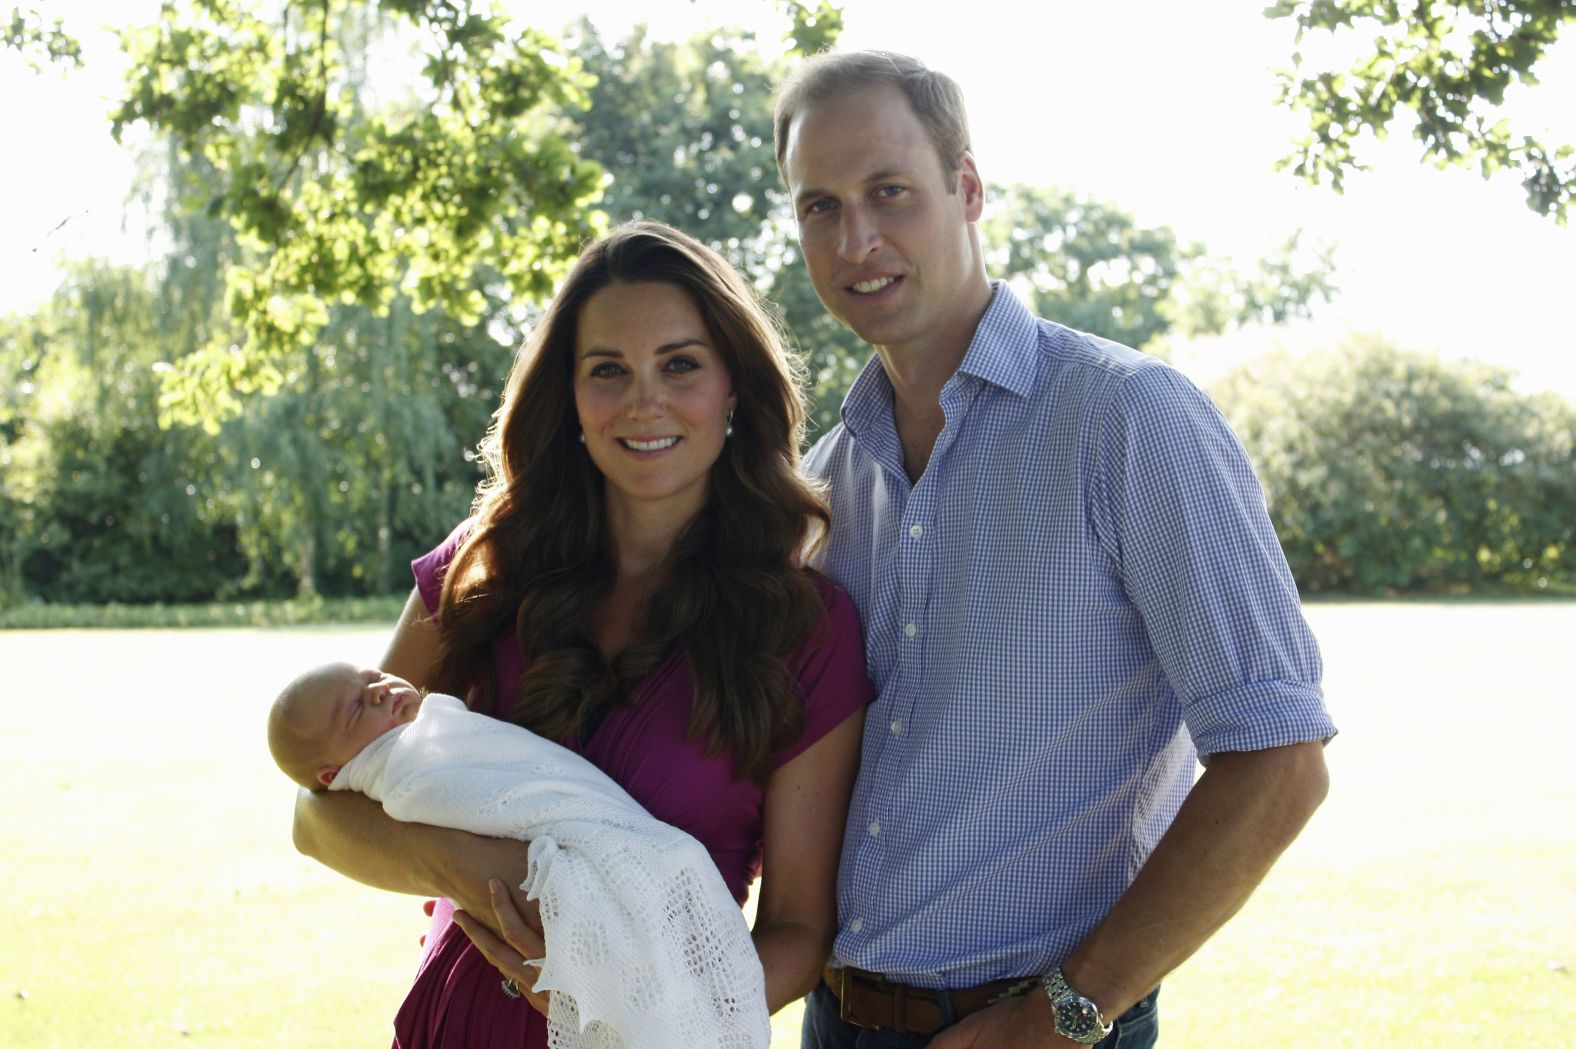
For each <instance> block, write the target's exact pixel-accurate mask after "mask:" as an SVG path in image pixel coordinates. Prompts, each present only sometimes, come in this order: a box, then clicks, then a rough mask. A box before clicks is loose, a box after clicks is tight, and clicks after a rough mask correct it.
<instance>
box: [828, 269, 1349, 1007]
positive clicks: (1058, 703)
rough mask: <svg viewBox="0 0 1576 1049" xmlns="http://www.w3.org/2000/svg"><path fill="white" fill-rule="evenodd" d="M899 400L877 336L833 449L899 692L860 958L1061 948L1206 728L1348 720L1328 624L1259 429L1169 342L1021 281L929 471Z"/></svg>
mask: <svg viewBox="0 0 1576 1049" xmlns="http://www.w3.org/2000/svg"><path fill="white" fill-rule="evenodd" d="M892 397H893V394H892V386H891V384H890V383H889V381H888V380H887V377H886V373H885V371H884V370H883V369H882V368H881V366H880V362H879V360H872V361H871V362H870V363H869V365H868V366H867V367H866V368H865V369H864V371H863V373H861V375H860V377H859V379H858V380H857V381H856V382H855V383H854V386H853V388H852V389H851V390H850V391H849V394H848V398H847V400H846V401H845V402H844V404H843V415H842V417H843V421H842V424H841V425H840V426H838V427H836V428H835V429H833V430H832V431H831V432H830V433H828V434H827V435H826V437H825V438H823V439H822V440H821V441H820V442H819V443H818V444H817V445H816V446H815V448H814V449H813V450H812V451H811V452H810V455H809V457H808V459H807V465H808V468H809V470H810V472H811V473H813V474H815V475H816V476H819V477H822V478H824V479H825V480H826V481H827V482H828V483H829V485H830V498H831V505H832V521H833V526H832V533H831V535H830V537H829V540H828V543H827V546H826V549H825V551H824V555H823V561H822V567H823V569H824V570H825V571H826V572H827V573H828V574H829V575H831V576H832V578H834V579H835V580H837V581H838V582H839V583H841V584H842V585H843V587H845V588H846V589H847V591H848V593H849V594H851V595H852V596H853V599H854V601H855V602H856V604H857V605H858V607H859V610H860V612H861V614H862V615H863V617H864V625H865V632H866V658H867V662H868V669H869V671H870V676H871V679H872V680H873V681H874V682H875V685H876V688H877V690H878V697H877V699H876V701H875V703H874V704H873V705H872V706H871V707H870V709H869V712H868V715H867V720H866V723H865V733H864V744H863V756H862V759H861V764H860V771H859V777H858V781H857V784H856V786H855V788H854V798H853V803H852V806H851V809H850V812H849V819H848V829H847V833H846V835H845V839H844V843H843V851H842V861H841V866H840V870H839V874H838V912H839V916H838V917H839V931H838V936H837V942H836V946H835V948H834V960H835V961H836V963H837V964H841V965H854V966H858V967H859V968H862V969H869V970H873V971H875V972H879V973H884V974H886V975H887V976H889V977H891V978H893V979H897V980H901V981H903V982H905V983H910V984H916V985H919V986H927V987H949V988H958V987H966V986H972V985H975V984H979V983H983V982H985V981H987V980H992V979H996V978H999V977H1005V976H1022V975H1025V974H1029V973H1040V972H1044V971H1046V970H1048V969H1049V968H1051V966H1053V965H1056V964H1059V963H1060V962H1061V960H1062V959H1063V958H1064V957H1065V956H1066V954H1067V953H1068V951H1069V950H1071V948H1072V947H1074V946H1075V945H1076V944H1077V943H1078V942H1079V941H1080V940H1081V939H1082V938H1083V937H1084V935H1085V934H1086V933H1087V932H1088V930H1089V929H1090V928H1091V927H1092V926H1093V925H1094V924H1095V923H1096V922H1097V921H1099V919H1100V918H1101V917H1102V916H1103V915H1104V914H1105V913H1106V912H1107V910H1109V909H1110V907H1111V904H1112V903H1113V902H1114V901H1115V900H1116V898H1117V897H1118V896H1119V895H1120V894H1121V893H1122V892H1123V891H1124V890H1125V889H1126V888H1127V886H1128V885H1129V884H1130V883H1131V882H1132V880H1133V876H1134V874H1135V873H1136V872H1137V870H1138V868H1139V866H1140V865H1141V864H1142V863H1143V862H1144V860H1145V858H1146V857H1147V856H1148V855H1149V853H1150V851H1151V850H1152V849H1153V848H1154V845H1155V842H1156V841H1157V840H1158V839H1159V838H1160V836H1161V834H1163V833H1164V832H1165V830H1166V828H1167V827H1168V826H1169V825H1170V823H1171V820H1172V818H1173V817H1174V816H1175V814H1176V811H1177V808H1178V807H1179V806H1180V805H1181V803H1182V799H1183V798H1184V796H1185V795H1186V794H1187V792H1188V789H1189V787H1190V786H1191V784H1192V780H1193V774H1194V770H1195V765H1194V758H1195V754H1196V755H1197V756H1198V757H1199V758H1200V759H1202V760H1203V761H1205V762H1207V761H1208V758H1209V755H1211V754H1213V753H1216V752H1218V751H1230V750H1256V749H1262V748H1266V747H1274V746H1280V745H1284V744H1289V743H1298V742H1303V741H1308V740H1320V739H1328V738H1329V737H1330V736H1332V735H1333V734H1334V733H1335V726H1334V725H1333V724H1332V723H1331V721H1330V718H1329V716H1328V714H1327V713H1326V711H1325V709H1324V703H1323V700H1322V694H1321V691H1320V687H1319V679H1320V672H1321V668H1320V661H1319V652H1318V648H1317V646H1316V644H1315V643H1314V639H1313V636H1312V635H1311V634H1310V633H1309V630H1308V627H1307V624H1306V622H1305V621H1304V620H1303V617H1302V612H1301V609H1300V606H1299V603H1298V599H1297V590H1296V587H1295V585H1294V584H1293V582H1292V578H1291V574H1290V572H1289V571H1288V570H1287V567H1286V562H1285V558H1284V557H1283V556H1282V554H1281V550H1280V545H1279V543H1278V542H1277V540H1276V538H1275V533H1274V531H1273V529H1272V528H1271V526H1270V522H1269V518H1268V515H1267V514H1266V512H1265V507H1264V498H1263V495H1262V493H1261V491H1260V489H1259V486H1258V482H1257V480H1256V479H1255V477H1254V475H1253V471H1252V468H1251V467H1250V465H1249V463H1248V460H1247V458H1246V456H1245V455H1244V453H1243V451H1242V448H1241V446H1240V445H1239V444H1238V442H1237V440H1236V438H1235V437H1234V436H1233V435H1232V433H1231V431H1230V430H1229V429H1228V427H1227V425H1226V423H1225V420H1224V419H1222V418H1221V416H1220V413H1219V412H1218V411H1217V410H1216V408H1215V406H1214V405H1213V404H1212V403H1210V401H1209V399H1208V398H1207V397H1205V396H1204V395H1203V394H1202V393H1200V392H1199V391H1198V390H1197V389H1196V388H1195V387H1194V386H1192V385H1191V384H1190V383H1189V382H1188V381H1187V380H1186V379H1185V378H1183V377H1182V376H1181V375H1180V374H1179V373H1177V372H1176V371H1174V370H1173V369H1171V368H1169V367H1167V366H1166V365H1165V364H1163V363H1161V362H1160V361H1158V360H1156V359H1154V358H1152V357H1146V356H1144V355H1143V354H1140V353H1137V352H1135V351H1133V350H1130V349H1128V348H1126V347H1123V346H1119V345H1116V344H1115V343H1111V342H1107V341H1105V340H1102V339H1097V338H1095V337H1092V336H1089V335H1085V334H1082V333H1079V332H1075V331H1072V330H1071V329H1068V328H1065V327H1062V326H1061V325H1057V324H1052V323H1050V322H1047V321H1042V320H1038V319H1036V318H1035V317H1034V316H1032V315H1031V314H1030V313H1029V312H1028V311H1027V310H1026V309H1025V308H1024V307H1023V305H1022V304H1021V303H1020V302H1019V301H1018V300H1017V299H1016V298H1015V297H1014V296H1013V294H1012V293H1011V291H1009V290H1008V289H1007V288H1006V287H1005V286H1004V285H1000V284H998V285H997V286H996V289H995V292H994V294H993V296H992V299H991V303H990V306H989V308H988V309H987V311H986V313H985V316H984V318H983V320H982V321H981V322H980V325H979V328H978V330H977V331H976V333H975V336H974V339H973V342H972V343H971V344H970V346H969V349H968V352H967V354H966V355H965V357H964V359H963V363H962V365H961V366H960V367H959V369H958V371H957V373H956V374H954V375H953V376H952V378H951V379H950V380H949V381H948V382H947V384H946V386H945V387H944V388H943V390H942V393H941V407H942V409H943V410H944V412H945V413H946V424H945V426H944V427H943V428H942V431H941V435H940V437H939V438H938V439H937V440H936V444H935V447H934V449H933V450H932V452H931V456H930V462H929V464H928V465H927V467H926V469H925V472H924V475H923V476H922V477H921V478H920V479H919V482H918V483H917V484H910V483H909V480H908V477H907V474H906V473H905V472H904V469H903V454H902V448H901V445H900V443H899V440H898V434H897V429H896V426H895V424H894V422H893V417H892Z"/></svg>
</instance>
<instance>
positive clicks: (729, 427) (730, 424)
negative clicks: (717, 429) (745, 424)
mask: <svg viewBox="0 0 1576 1049" xmlns="http://www.w3.org/2000/svg"><path fill="white" fill-rule="evenodd" d="M722 435H723V436H724V437H732V436H733V413H732V412H729V413H728V425H727V427H726V428H725V429H724V430H723V431H722Z"/></svg>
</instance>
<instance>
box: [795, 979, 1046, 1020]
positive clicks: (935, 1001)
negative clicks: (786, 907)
mask: <svg viewBox="0 0 1576 1049" xmlns="http://www.w3.org/2000/svg"><path fill="white" fill-rule="evenodd" d="M821 978H822V979H823V980H825V981H826V986H827V987H829V988H831V991H832V993H833V994H835V995H837V1001H838V1003H839V1004H840V1005H841V1010H840V1014H841V1016H842V1018H843V1019H844V1020H846V1021H848V1022H849V1023H851V1024H853V1025H854V1026H856V1027H864V1028H868V1029H870V1030H872V1031H901V1032H903V1033H904V1034H935V1033H936V1032H937V1031H939V1030H941V1028H942V1027H943V1026H945V1024H946V1022H947V1021H946V1014H945V1013H944V1012H943V1010H942V1005H941V1000H942V997H943V996H945V997H946V998H947V999H948V1000H949V1001H950V1002H951V1005H952V1019H953V1020H954V1021H957V1020H961V1019H963V1018H964V1017H965V1016H968V1015H969V1014H970V1013H977V1012H979V1011H980V1010H981V1009H983V1008H985V1007H986V1006H987V1005H994V1004H995V1003H997V1002H999V1001H1001V1000H1002V999H1004V998H1011V997H1012V996H1014V995H1018V994H1022V993H1023V992H1025V991H1027V990H1029V989H1030V988H1031V987H1038V986H1039V984H1040V978H1039V977H1038V976H1030V977H1026V978H1020V979H1014V980H992V981H991V982H990V983H984V984H980V985H979V986H978V987H965V988H963V989H961V990H957V991H936V990H931V989H930V988H927V987H910V986H908V985H907V984H903V983H896V982H894V981H892V980H888V979H887V978H886V977H885V976H882V975H880V974H879V973H871V972H865V971H864V970H863V969H854V968H842V969H838V968H834V967H833V966H830V965H828V966H827V967H826V969H825V971H824V972H822V974H821Z"/></svg>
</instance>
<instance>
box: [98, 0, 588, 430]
mask: <svg viewBox="0 0 1576 1049" xmlns="http://www.w3.org/2000/svg"><path fill="white" fill-rule="evenodd" d="M400 42H407V43H412V44H413V45H414V46H415V47H416V48H417V49H418V50H419V52H420V53H419V61H420V63H421V66H420V75H419V77H417V78H416V84H415V87H414V88H413V90H412V92H411V94H410V96H409V97H407V98H403V99H398V100H396V101H391V102H390V103H388V104H387V105H382V106H379V107H378V108H376V109H373V108H370V107H369V106H368V105H367V104H366V102H367V94H366V93H365V92H363V91H360V90H358V88H359V87H360V81H361V80H362V79H363V76H364V74H363V67H364V64H365V61H366V57H367V55H368V54H369V51H370V48H371V47H372V46H373V44H374V43H380V44H381V46H385V47H394V46H395V45H397V44H399V43H400ZM122 43H123V46H124V47H125V49H126V51H127V53H128V55H130V57H131V59H132V70H133V72H132V74H131V79H130V83H129V84H128V86H127V94H126V98H125V99H124V100H123V102H122V103H121V104H120V106H119V107H118V108H117V109H116V111H115V113H114V116H113V127H114V130H115V132H116V134H117V135H118V134H119V133H120V132H121V131H122V130H123V129H124V128H126V127H127V126H129V125H131V124H133V123H138V122H141V123H145V124H147V125H149V126H150V127H151V128H152V129H153V130H154V131H155V133H156V134H158V135H161V136H165V137H167V138H168V139H169V140H170V141H172V142H174V143H175V144H176V145H177V146H178V147H179V148H180V150H181V151H182V152H183V153H184V154H186V155H188V156H192V157H201V158H203V160H204V161H205V162H206V163H208V164H210V165H212V167H213V169H214V170H215V172H216V173H217V177H218V184H217V192H216V193H215V195H214V196H213V197H212V199H211V202H210V203H209V205H208V206H209V213H210V214H212V215H214V216H217V217H221V218H224V219H225V220H227V221H228V222H229V223H230V224H231V225H232V226H233V227H234V228H235V230H236V234H237V237H238V242H239V244H240V246H241V247H242V249H243V250H244V255H243V257H242V258H241V259H239V260H238V261H237V262H236V263H235V264H234V265H232V266H231V267H230V268H229V269H228V271H227V273H226V301H227V309H228V311H229V313H230V315H231V316H232V317H233V318H234V320H235V323H236V325H237V327H238V329H239V337H238V338H237V339H235V340H234V341H229V340H225V339H220V340H216V341H213V342H210V343H209V344H208V345H206V346H205V347H204V348H203V349H202V350H201V351H200V352H199V353H196V354H192V355H189V356H187V357H183V358H182V359H181V362H180V366H179V369H178V370H177V371H176V372H174V373H173V374H172V375H171V377H170V391H171V396H170V397H169V398H167V402H166V409H167V412H169V413H172V414H170V416H169V417H170V418H180V419H191V420H197V421H201V422H203V423H205V424H206V425H208V426H209V427H210V428H212V427H214V426H216V425H217V423H218V421H219V419H220V418H221V417H222V416H223V415H225V414H234V413H235V412H237V411H238V410H239V402H238V400H237V399H236V392H240V393H248V392H254V391H260V392H265V393H266V392H272V391H274V390H277V389H278V388H279V387H280V386H281V385H282V384H283V383H284V382H285V378H286V373H288V372H291V371H297V372H299V370H300V368H301V366H302V361H303V354H304V353H305V352H306V351H307V350H308V349H309V348H311V347H312V346H314V345H315V343H316V341H317V339H318V337H319V334H320V332H321V331H322V329H323V328H324V326H325V325H327V324H328V322H329V308H330V306H331V305H332V304H335V303H339V304H346V305H348V304H359V305H361V306H364V307H366V308H368V309H371V310H373V311H374V312H375V313H378V314H381V313H383V312H385V311H387V310H388V309H389V308H390V305H391V303H392V302H393V300H394V298H395V296H396V295H398V294H404V295H405V296H407V297H408V298H409V300H410V302H411V305H412V308H413V309H415V310H417V311H424V310H427V309H430V308H434V307H437V308H441V309H443V310H444V312H445V313H446V314H447V315H448V316H450V317H453V318H455V319H456V320H458V321H460V322H462V323H479V322H480V321H481V320H482V319H483V318H484V316H485V314H486V310H487V307H488V303H489V298H490V296H492V297H496V296H493V295H492V289H494V288H496V289H500V290H501V292H502V295H503V296H504V297H506V298H509V299H511V300H513V299H523V300H540V299H542V298H545V297H546V296H547V295H548V293H549V292H550V291H551V289H552V286H553V282H554V280H555V279H556V277H557V275H558V274H559V273H560V272H561V271H562V268H563V266H564V265H565V264H566V260H567V259H569V258H570V257H572V256H573V255H574V254H575V252H576V251H577V249H578V247H579V244H580V242H581V240H582V239H583V238H584V237H585V236H586V234H587V233H588V232H589V231H591V230H592V229H594V227H595V223H596V213H595V212H594V211H592V209H591V208H590V204H591V202H592V201H593V200H594V199H595V196H596V194H597V192H598V190H599V187H600V174H601V173H600V171H599V170H598V169H597V167H596V166H595V165H594V164H592V163H590V162H588V161H586V160H585V159H584V158H582V157H580V156H579V155H577V153H576V151H575V149H574V147H573V145H572V143H571V142H570V141H569V139H567V138H566V137H565V135H564V134H563V131H562V127H561V122H560V120H559V119H558V117H557V115H556V114H557V113H558V112H560V111H562V110H566V109H567V110H572V109H574V108H575V107H577V106H579V105H581V104H583V100H584V96H583V84H584V80H583V77H582V76H581V74H580V71H579V68H578V64H577V63H576V62H575V61H574V60H573V58H572V57H570V56H568V55H565V54H564V53H563V52H562V51H561V49H559V48H558V46H557V44H556V43H555V41H553V40H552V39H551V38H550V37H548V36H546V35H545V34H543V33H541V32H540V31H538V30H535V29H524V30H518V31H517V30H514V29H512V28H511V27H510V25H509V23H508V21H507V20H506V19H505V18H503V17H502V16H501V15H499V14H497V13H495V12H494V11H493V10H492V9H491V7H490V6H488V5H487V4H486V3H485V2H483V0H475V2H465V0H430V2H422V0H398V2H395V0H385V2H383V3H381V4H377V5H373V4H371V3H370V0H359V2H358V0H326V2H323V3H306V2H294V0H285V2H283V3H282V4H280V5H279V9H278V11H277V13H276V14H270V15H269V16H267V17H265V16H264V15H262V14H260V13H258V12H257V11H256V10H255V8H254V6H253V5H248V4H246V3H244V2H241V0H189V3H186V4H177V3H175V2H174V0H167V2H166V3H165V4H164V7H163V9H162V12H161V15H160V18H159V20H158V21H157V22H156V23H155V24H154V25H151V26H147V27H144V28H140V29H134V30H128V31H127V32H125V33H124V34H123V36H122Z"/></svg>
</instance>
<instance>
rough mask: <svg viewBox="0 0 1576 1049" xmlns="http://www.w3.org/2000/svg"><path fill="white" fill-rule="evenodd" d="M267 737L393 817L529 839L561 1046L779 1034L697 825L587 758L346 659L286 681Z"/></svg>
mask: <svg viewBox="0 0 1576 1049" xmlns="http://www.w3.org/2000/svg"><path fill="white" fill-rule="evenodd" d="M268 740H269V748H270V750H271V751H272V752H273V755H274V759H275V761H277V762H278V764H279V767H280V768H281V769H282V770H284V772H285V773H286V774H288V775H289V776H290V777H291V778H292V779H294V780H295V781H296V782H297V783H299V784H301V785H302V786H304V787H307V788H308V789H311V790H322V789H331V790H355V791H359V792H361V793H363V794H366V795H367V796H368V797H370V798H372V799H373V800H375V801H378V802H379V803H381V804H382V806H383V808H384V811H386V812H387V813H388V814H389V815H390V816H392V817H393V818H395V819H398V820H404V821H406V822H413V823H427V824H433V825H437V826H444V827H453V828H456V829H460V830H466V831H470V832H471V833H474V834H485V835H489V836H492V837H507V838H515V839H520V840H528V841H530V843H531V847H530V868H529V873H528V875H527V878H526V881H525V883H524V884H523V885H522V888H523V889H525V891H526V893H527V895H528V896H529V897H530V898H531V899H533V900H536V901H537V902H538V906H539V908H540V913H541V919H542V931H543V937H544V939H545V940H546V943H547V945H548V950H547V957H546V959H545V960H544V961H543V962H542V965H541V976H540V978H539V979H538V980H537V982H536V984H535V987H534V990H537V991H549V990H550V991H552V992H553V994H552V998H551V1004H550V1006H549V1009H548V1018H547V1019H548V1027H549V1036H550V1041H551V1044H552V1045H555V1046H566V1047H568V1046H573V1047H585V1049H614V1047H625V1049H639V1047H645V1046H649V1047H652V1049H666V1047H673V1049H679V1047H683V1049H688V1047H690V1046H696V1045H704V1046H708V1047H709V1046H727V1047H738V1049H747V1047H761V1049H764V1047H765V1046H766V1045H767V1044H768V1042H769V1041H770V1027H769V1021H768V1017H767V1011H766V995H765V987H764V983H763V979H762V973H761V963H760V959H759V958H758V956H757V955H756V953H755V948H754V946H753V944H752V943H751V941H750V933H749V928H748V926H747V925H746V923H745V920H744V916H743V914H742V913H740V911H739V908H738V905H737V904H736V903H735V902H734V900H733V897H732V896H731V895H730V893H729V892H728V889H727V887H726V886H725V885H724V884H723V881H722V877H721V875H720V874H718V872H717V869H716V867H715V865H714V864H713V862H712V860H711V857H710V856H709V855H708V854H707V852H706V850H705V848H704V847H703V846H702V845H701V844H700V843H699V842H697V841H696V840H695V839H694V838H692V837H690V836H689V835H688V834H685V833H684V832H683V831H681V830H678V829H677V828H675V827H671V826H669V825H667V824H665V823H662V822H659V821H658V820H656V819H654V818H653V817H652V816H651V815H650V814H649V813H647V812H646V811H645V809H643V808H642V807H641V806H640V805H639V804H638V803H637V802H636V801H635V800H634V799H633V798H631V797H630V796H629V795H628V794H627V793H625V792H624V790H623V789H622V788H620V787H619V786H618V785H617V784H616V783H614V782H613V781H612V780H611V779H609V778H608V776H607V775H606V774H605V773H603V772H602V771H601V770H600V769H598V768H597V767H596V766H594V765H592V764H591V763H590V762H589V761H587V760H585V759H584V758H582V757H580V756H579V755H578V754H575V753H573V752H572V751H569V750H567V749H565V748H563V747H560V746H558V745H557V744H555V743H552V742H549V741H548V740H545V739H543V738H541V737H540V736H537V735H535V734H534V733H532V732H529V731H527V730H525V729H523V728H520V727H518V726H515V725H510V724H507V723H505V722H501V721H498V720H496V719H494V718H489V717H485V716H483V715H481V714H476V713H473V712H471V711H469V710H467V709H466V708H465V704H464V703H462V702H461V701H460V700H458V699H455V698H454V697H452V696H445V695H440V694H437V693H433V694H430V695H427V696H425V697H423V696H422V695H421V693H419V692H418V691H417V690H416V689H415V688H413V687H412V686H411V685H409V684H408V683H407V682H405V681H402V680H401V679H399V678H395V677H392V676H390V675H387V674H383V673H382V672H381V671H377V670H370V669H368V670H361V669H358V668H356V667H353V666H351V665H349V664H347V663H333V664H328V665H326V666H322V667H318V668H315V669H313V670H311V671H308V672H307V673H305V674H303V675H301V676H300V677H298V678H297V679H296V680H295V681H293V682H291V683H290V685H289V686H287V687H286V688H285V690H284V691H283V692H282V693H280V695H279V698H278V699H277V700H276V701H275V703H274V706H273V709H272V711H271V713H270V715H269V724H268Z"/></svg>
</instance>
